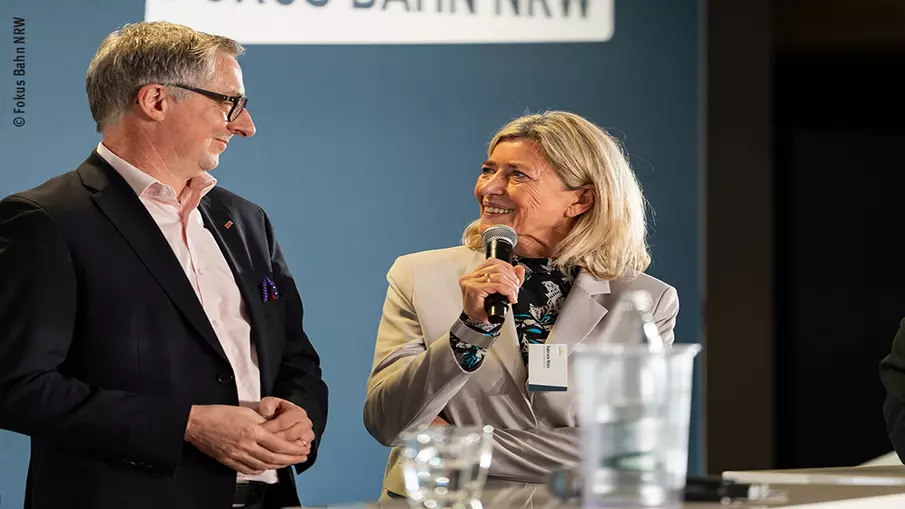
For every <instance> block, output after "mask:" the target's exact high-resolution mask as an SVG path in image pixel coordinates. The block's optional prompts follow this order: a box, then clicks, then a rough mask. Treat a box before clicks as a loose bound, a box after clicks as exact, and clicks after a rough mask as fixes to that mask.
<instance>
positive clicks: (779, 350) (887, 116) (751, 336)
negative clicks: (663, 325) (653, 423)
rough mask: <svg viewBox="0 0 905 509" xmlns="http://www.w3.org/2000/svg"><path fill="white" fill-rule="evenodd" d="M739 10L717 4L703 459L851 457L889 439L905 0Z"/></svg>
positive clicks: (711, 12)
mask: <svg viewBox="0 0 905 509" xmlns="http://www.w3.org/2000/svg"><path fill="white" fill-rule="evenodd" d="M730 4H731V5H730ZM744 4H745V5H737V3H734V2H717V1H711V2H709V3H708V5H707V8H706V12H707V20H706V26H707V30H708V38H707V42H706V44H705V47H706V69H707V71H706V78H705V101H706V107H705V111H706V113H705V118H706V121H705V124H706V128H705V139H706V140H707V141H706V146H705V153H706V161H707V173H706V175H707V176H706V179H705V180H706V187H707V191H706V208H707V211H708V213H707V215H706V217H707V220H706V222H707V243H706V244H707V245H706V251H707V263H706V264H705V267H706V269H705V272H706V279H707V282H706V285H705V288H706V295H707V297H706V305H705V310H706V311H705V316H706V318H705V329H706V330H707V333H706V335H707V351H708V358H707V375H706V376H707V383H706V385H707V410H706V413H707V427H708V429H707V431H706V432H705V436H707V437H708V438H707V453H706V457H707V460H708V461H707V469H708V470H709V471H711V472H720V471H723V470H728V469H732V470H738V469H747V468H798V467H823V466H846V465H854V464H858V463H861V462H864V461H866V460H869V459H872V458H874V457H876V456H879V455H881V454H884V453H886V452H889V451H890V450H892V446H891V445H890V443H889V441H888V439H887V437H886V432H885V425H884V422H883V417H882V411H881V409H882V403H883V398H884V391H883V387H882V385H881V383H880V380H879V378H878V374H877V365H878V363H879V361H880V360H881V359H882V358H883V356H885V355H886V354H887V353H888V352H889V349H890V345H891V342H892V339H893V336H894V335H895V333H896V331H897V328H898V323H899V321H900V320H901V319H902V318H903V317H905V270H903V268H901V267H900V265H899V263H898V261H897V250H896V247H895V246H897V245H898V244H899V237H900V236H901V233H900V231H901V229H902V225H903V220H902V215H903V214H902V213H901V211H900V210H901V207H902V200H901V198H900V196H901V195H902V190H903V189H905V174H903V172H902V171H901V164H900V161H899V157H897V156H898V152H899V151H900V150H901V148H902V147H905V128H903V121H902V119H903V115H902V113H903V110H905V100H903V98H902V94H903V91H905V80H903V78H902V77H901V75H902V73H901V69H900V68H901V67H902V64H903V63H905V2H896V1H883V0H861V1H854V0H848V1H844V0H793V1H774V2H769V1H762V2H744Z"/></svg>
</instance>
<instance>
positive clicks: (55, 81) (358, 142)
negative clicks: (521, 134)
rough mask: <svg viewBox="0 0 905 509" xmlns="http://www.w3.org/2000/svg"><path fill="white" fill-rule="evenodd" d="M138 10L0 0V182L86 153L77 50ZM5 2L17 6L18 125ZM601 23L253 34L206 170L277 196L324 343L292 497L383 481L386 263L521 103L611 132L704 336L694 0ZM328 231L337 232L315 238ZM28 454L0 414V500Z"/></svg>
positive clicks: (414, 247)
mask: <svg viewBox="0 0 905 509" xmlns="http://www.w3.org/2000/svg"><path fill="white" fill-rule="evenodd" d="M174 1H175V0H174ZM143 12H144V3H143V2H142V0H117V1H115V2H113V1H110V2H101V1H99V0H66V1H63V0H31V1H26V0H3V1H2V2H0V148H2V151H0V154H2V158H0V196H6V195H8V194H11V193H13V192H16V191H20V190H23V189H26V188H29V187H32V186H34V185H37V184H39V183H41V182H43V181H44V180H46V179H48V178H50V177H52V176H54V175H57V174H59V173H62V172H64V171H68V170H71V169H73V168H75V166H76V165H78V163H79V162H81V161H82V160H83V159H84V158H85V157H87V155H88V154H89V153H90V151H91V150H92V148H93V147H94V146H95V145H96V144H97V142H98V140H99V138H98V135H96V134H95V133H94V128H93V123H92V121H91V116H90V113H89V111H88V105H87V100H86V97H85V92H84V76H85V70H86V68H87V66H88V62H89V61H90V59H91V57H92V55H93V54H94V51H95V49H96V48H97V45H98V44H99V43H100V41H101V40H102V39H103V37H104V36H105V35H106V34H107V33H109V32H110V31H112V30H114V29H115V28H117V27H118V26H120V25H122V24H123V23H126V22H132V21H139V20H141V18H142V16H143ZM12 16H19V17H22V18H25V19H26V23H27V28H26V30H27V36H26V37H27V42H26V47H27V64H26V65H27V92H26V93H27V107H26V114H25V115H24V118H25V119H26V125H25V126H23V127H21V128H17V127H14V126H13V125H12V119H13V114H12V112H11V106H12V105H11V101H10V99H11V98H12V97H13V95H14V94H13V90H12V87H13V85H14V81H15V80H14V77H13V76H12V69H11V67H10V66H11V55H12V52H13V50H12V43H11V32H12ZM615 27H616V29H615V35H614V37H613V39H612V40H611V41H609V42H606V43H599V44H597V43H595V44H522V45H456V46H398V45H397V46H249V47H248V52H247V54H246V55H245V56H244V57H243V58H242V59H241V60H240V63H241V64H242V66H243V69H244V73H245V83H246V87H247V90H248V94H249V96H250V97H251V102H250V111H251V113H252V115H253V117H254V120H255V121H256V123H257V127H258V134H257V136H255V137H254V138H252V139H249V140H239V141H238V142H237V143H233V144H231V145H230V148H229V150H228V151H227V153H226V154H225V155H224V156H223V157H222V158H221V165H220V167H219V168H218V169H217V170H216V171H215V175H216V177H217V178H218V179H219V182H220V184H221V185H223V186H225V187H227V188H229V189H231V190H233V191H236V192H238V193H240V194H242V195H244V196H246V197H247V198H249V199H251V200H253V201H256V202H257V203H259V204H261V205H262V206H263V207H264V208H265V209H266V210H267V211H268V212H269V214H270V215H271V218H272V219H273V222H274V224H275V227H276V229H277V235H278V237H279V239H280V241H281V243H282V245H283V248H284V250H285V252H286V255H287V258H288V260H289V263H290V265H291V267H292V269H293V270H294V273H295V275H296V276H297V279H298V283H299V286H300V290H301V292H302V296H303V299H304V302H305V305H306V321H305V327H306V330H307V331H308V332H309V334H310V336H311V339H312V341H313V342H314V344H315V346H316V347H317V349H318V351H319V352H320V353H321V355H322V358H323V367H324V373H325V378H326V380H327V383H328V384H329V385H330V391H331V394H330V396H331V402H330V404H331V406H330V421H329V425H328V428H327V434H326V436H325V438H324V442H323V447H322V449H321V455H320V458H319V459H318V463H317V465H316V466H315V467H314V468H313V469H312V470H310V471H309V472H308V473H305V474H304V475H302V476H300V477H299V480H300V493H301V495H302V501H303V502H304V503H305V504H323V503H337V502H348V501H353V500H362V499H374V498H376V497H377V496H378V493H379V487H380V481H381V477H382V474H383V468H384V461H385V459H386V454H387V450H386V449H385V448H383V447H382V446H380V445H378V444H377V443H376V442H375V441H374V440H373V439H371V437H370V436H369V435H368V434H367V432H366V431H365V429H364V426H363V425H362V419H361V408H362V402H363V400H364V388H365V380H366V378H367V375H368V370H369V368H370V363H371V358H372V353H373V342H374V338H375V333H376V331H377V322H378V320H379V316H380V309H381V306H382V303H383V298H384V294H385V291H386V280H385V278H384V276H385V273H386V270H387V269H388V268H389V266H390V264H391V263H392V262H393V260H394V259H395V257H396V256H398V255H400V254H403V253H407V252H412V251H418V250H423V249H429V248H437V247H445V246H450V245H454V244H456V243H457V241H458V239H459V237H460V235H461V232H462V229H463V228H464V226H465V225H466V224H467V223H468V222H469V221H470V220H471V219H473V218H474V217H475V215H476V211H477V208H476V204H475V203H474V198H473V197H472V194H471V192H472V187H473V184H474V180H475V178H476V176H477V174H478V172H479V168H480V163H481V162H482V161H483V159H484V157H485V155H486V154H485V150H486V146H487V142H488V141H489V140H490V137H491V136H492V134H493V133H494V132H495V130H496V129H498V128H499V127H500V126H502V124H504V123H505V122H506V121H507V120H509V119H511V118H513V117H515V116H518V115H520V114H522V113H524V112H526V111H532V112H533V111H537V110H542V109H566V110H571V111H574V112H577V113H579V114H582V115H584V116H586V117H588V118H590V119H591V120H593V121H595V122H597V123H599V124H600V125H602V126H605V127H608V128H610V129H611V130H612V132H613V133H614V134H616V135H618V136H619V137H620V138H622V139H623V140H624V142H625V144H626V146H627V148H628V150H629V151H630V152H631V156H632V163H633V165H634V167H635V169H636V170H637V172H638V173H639V175H640V179H641V182H642V184H643V186H644V190H645V193H646V197H647V199H648V200H649V201H650V204H651V206H652V208H653V209H654V211H655V212H656V215H655V218H654V222H653V227H652V231H651V238H650V242H651V246H652V249H653V257H654V261H653V265H652V266H651V268H650V270H649V272H650V273H651V274H653V275H655V276H657V277H660V278H662V279H665V280H666V281H668V282H669V283H671V284H673V285H674V286H676V287H677V288H678V290H679V295H680V299H681V305H682V308H681V312H680V314H679V320H678V325H677V338H678V340H679V341H686V342H696V341H699V335H700V330H701V318H700V315H701V308H700V303H699V300H700V291H701V289H700V285H699V274H700V268H699V266H700V263H699V259H700V256H701V251H700V246H699V239H700V217H699V209H700V195H699V180H700V171H699V166H700V165H699V153H698V146H699V114H698V106H699V70H700V63H699V56H698V43H699V31H700V21H699V6H698V3H697V1H696V0H617V1H616V22H615ZM408 232H412V233H408ZM337 244H343V245H345V246H347V249H344V250H340V251H339V252H331V251H328V249H327V246H331V245H337ZM0 291H2V282H0ZM339 301H343V302H344V305H343V306H341V307H340V306H336V303H337V302H339ZM339 309H342V310H344V311H345V312H351V316H350V315H348V314H344V315H340V314H338V311H337V310H339ZM0 327H2V324H0ZM697 414H698V412H697V411H696V412H695V416H696V417H697ZM694 427H695V428H694V429H695V431H694V436H693V450H692V457H691V466H692V469H693V470H696V469H697V468H698V466H699V465H700V456H699V454H698V452H699V444H700V440H698V438H699V437H698V436H697V434H698V433H699V431H698V429H699V426H697V424H696V423H695V424H694ZM27 460H28V454H27V440H26V439H25V438H24V437H21V436H18V435H13V434H11V433H7V432H2V431H0V496H2V502H0V503H2V504H3V505H2V507H4V508H6V507H21V504H22V491H23V486H24V480H25V469H26V465H27Z"/></svg>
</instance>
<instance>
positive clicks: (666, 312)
mask: <svg viewBox="0 0 905 509" xmlns="http://www.w3.org/2000/svg"><path fill="white" fill-rule="evenodd" d="M678 314H679V294H678V292H676V289H675V288H673V287H672V286H669V287H667V288H666V290H665V291H664V292H663V293H662V294H661V295H660V299H659V300H658V301H657V305H656V306H655V307H654V321H656V322H657V329H658V331H659V332H660V337H661V338H662V339H663V343H664V344H666V345H671V344H672V343H674V342H675V340H676V333H675V330H674V329H675V328H676V316H678Z"/></svg>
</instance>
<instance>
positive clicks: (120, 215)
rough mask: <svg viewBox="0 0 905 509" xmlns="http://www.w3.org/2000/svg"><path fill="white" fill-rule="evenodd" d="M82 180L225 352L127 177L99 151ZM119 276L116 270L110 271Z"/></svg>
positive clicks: (163, 284) (182, 307)
mask: <svg viewBox="0 0 905 509" xmlns="http://www.w3.org/2000/svg"><path fill="white" fill-rule="evenodd" d="M78 173H79V176H80V177H81V179H82V182H83V183H84V184H85V185H86V186H87V187H89V188H92V189H94V190H95V193H94V194H93V195H92V199H93V200H94V202H95V203H96V204H97V206H98V208H100V209H101V211H102V212H103V213H104V215H106V216H107V219H109V220H110V222H111V223H113V225H114V226H115V227H116V229H117V230H118V231H119V233H120V235H122V236H123V238H125V239H126V242H128V243H129V245H130V246H131V247H132V250H133V251H134V252H135V254H136V255H137V256H138V258H139V259H140V260H141V262H142V263H143V264H144V265H145V267H147V268H148V271H149V272H150V273H151V275H152V276H153V277H154V279H156V280H157V282H158V283H159V284H160V286H161V287H162V288H163V290H164V291H165V292H166V294H167V295H168V296H169V297H170V300H171V301H172V302H173V304H174V305H175V306H176V307H177V308H178V309H179V311H180V312H182V314H183V316H185V318H186V320H188V322H189V323H190V324H192V326H193V327H194V328H195V329H196V330H197V331H198V333H199V335H200V336H201V337H202V338H203V339H204V341H205V343H207V344H208V345H209V346H210V347H211V348H212V349H213V351H214V352H215V353H216V354H217V355H219V356H220V357H222V358H223V359H224V360H226V354H225V353H224V352H223V347H222V346H220V341H219V340H218V339H217V335H216V334H215V333H214V329H213V327H211V324H210V321H209V320H208V318H207V315H206V314H205V313H204V308H203V307H202V306H201V302H200V301H199V300H198V296H197V295H196V294H195V290H194V289H192V285H191V284H190V283H189V280H188V278H187V277H186V275H185V272H184V271H183V270H182V267H181V266H180V265H179V260H177V259H176V255H174V254H173V250H172V249H171V248H170V245H169V244H168V243H167V240H166V237H164V236H163V233H162V232H161V231H160V228H159V227H158V226H157V223H155V222H154V219H153V218H152V217H151V214H150V213H148V211H147V209H146V208H145V207H144V205H142V203H141V201H140V200H139V199H138V197H137V196H136V195H135V191H133V190H132V188H130V187H129V185H128V184H127V183H126V181H125V180H123V178H122V177H120V175H119V174H118V173H116V170H114V169H113V168H112V167H111V166H110V165H109V164H107V162H106V161H104V159H103V158H102V157H101V156H99V155H98V154H97V153H96V152H94V153H92V154H91V157H89V158H88V160H87V161H85V163H84V164H82V165H81V166H80V167H79V169H78ZM111 276H112V277H116V275H115V274H111Z"/></svg>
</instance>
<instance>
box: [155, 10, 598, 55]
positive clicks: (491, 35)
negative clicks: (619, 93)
mask: <svg viewBox="0 0 905 509" xmlns="http://www.w3.org/2000/svg"><path fill="white" fill-rule="evenodd" d="M145 20H146V21H156V20H166V21H172V22H174V23H181V24H184V25H188V26H190V27H192V28H194V29H196V30H200V31H203V32H209V33H215V34H218V35H224V36H227V37H231V38H233V39H236V40H237V41H239V42H240V43H242V44H469V43H519V42H523V43H524V42H600V41H607V40H609V39H610V38H611V37H612V36H613V0H146V3H145Z"/></svg>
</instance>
